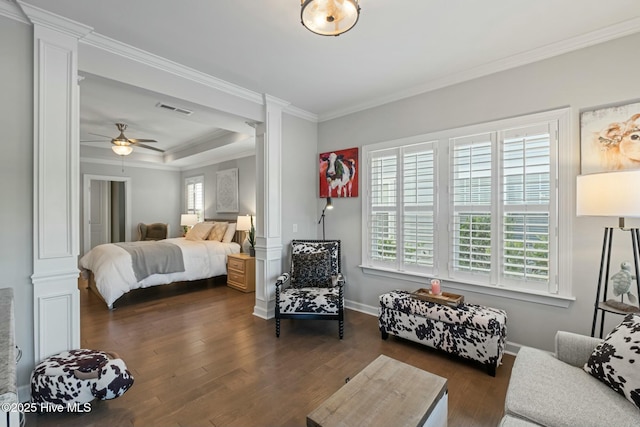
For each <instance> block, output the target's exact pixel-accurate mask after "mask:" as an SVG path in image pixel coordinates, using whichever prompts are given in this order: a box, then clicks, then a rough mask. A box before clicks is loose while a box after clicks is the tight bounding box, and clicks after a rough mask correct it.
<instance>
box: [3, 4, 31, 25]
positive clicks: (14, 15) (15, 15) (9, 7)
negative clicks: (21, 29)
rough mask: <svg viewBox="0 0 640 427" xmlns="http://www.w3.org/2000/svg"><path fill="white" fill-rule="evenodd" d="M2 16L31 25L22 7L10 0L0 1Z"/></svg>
mask: <svg viewBox="0 0 640 427" xmlns="http://www.w3.org/2000/svg"><path fill="white" fill-rule="evenodd" d="M0 16H5V17H7V18H9V19H13V20H14V21H18V22H22V23H23V24H31V22H29V19H28V18H27V17H26V15H25V14H24V12H22V9H20V7H19V6H18V5H17V4H16V3H14V2H12V1H9V0H0Z"/></svg>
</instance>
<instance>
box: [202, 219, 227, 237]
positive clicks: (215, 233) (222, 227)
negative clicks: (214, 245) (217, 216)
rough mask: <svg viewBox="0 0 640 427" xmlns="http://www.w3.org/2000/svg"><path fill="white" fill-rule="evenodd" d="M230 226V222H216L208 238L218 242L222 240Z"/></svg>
mask: <svg viewBox="0 0 640 427" xmlns="http://www.w3.org/2000/svg"><path fill="white" fill-rule="evenodd" d="M228 226H229V223H228V222H218V221H216V222H214V223H213V228H212V229H211V231H210V232H209V236H208V237H207V240H215V241H216V242H222V238H223V237H224V233H225V232H226V231H227V227H228Z"/></svg>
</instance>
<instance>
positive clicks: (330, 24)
mask: <svg viewBox="0 0 640 427" xmlns="http://www.w3.org/2000/svg"><path fill="white" fill-rule="evenodd" d="M300 4H301V5H302V10H301V11H300V20H301V21H302V25H303V26H304V27H305V28H306V29H308V30H309V31H311V32H313V33H316V34H320V35H321V36H339V35H340V34H342V33H345V32H347V31H349V30H350V29H351V28H353V27H354V26H355V25H356V23H357V22H358V18H359V17H360V6H359V5H358V0H300Z"/></svg>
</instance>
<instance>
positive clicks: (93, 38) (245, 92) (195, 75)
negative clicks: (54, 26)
mask: <svg viewBox="0 0 640 427" xmlns="http://www.w3.org/2000/svg"><path fill="white" fill-rule="evenodd" d="M80 43H82V44H85V45H88V46H92V47H96V48H98V49H102V50H105V51H107V52H111V53H114V54H116V55H119V56H122V57H125V58H127V59H130V60H133V61H137V62H140V63H142V64H146V65H150V66H152V67H154V68H157V69H160V70H162V71H166V72H168V73H172V74H175V75H177V76H180V77H183V78H185V79H188V80H191V81H193V82H196V83H200V84H202V85H205V86H208V87H211V88H214V89H217V90H219V91H221V92H225V93H228V94H230V95H234V96H237V97H239V98H242V99H245V100H247V101H251V102H254V103H257V104H262V95H261V94H259V93H257V92H254V91H252V90H249V89H245V88H243V87H241V86H238V85H235V84H233V83H229V82H226V81H224V80H221V79H218V78H216V77H213V76H210V75H208V74H205V73H202V72H200V71H198V70H195V69H193V68H189V67H187V66H184V65H182V64H179V63H177V62H174V61H171V60H169V59H166V58H163V57H161V56H158V55H155V54H153V53H150V52H147V51H144V50H142V49H138V48H137V47H134V46H131V45H128V44H125V43H122V42H120V41H118V40H114V39H112V38H109V37H106V36H103V35H101V34H98V33H95V32H94V33H91V34H88V35H87V36H86V37H85V38H83V39H82V40H80Z"/></svg>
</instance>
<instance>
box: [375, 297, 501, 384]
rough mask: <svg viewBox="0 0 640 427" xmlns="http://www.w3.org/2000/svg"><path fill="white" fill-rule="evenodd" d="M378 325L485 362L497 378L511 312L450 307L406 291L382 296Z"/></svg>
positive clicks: (384, 330)
mask: <svg viewBox="0 0 640 427" xmlns="http://www.w3.org/2000/svg"><path fill="white" fill-rule="evenodd" d="M378 324H379V326H380V332H381V334H382V339H387V338H388V336H389V334H392V335H395V336H398V337H401V338H405V339H408V340H411V341H415V342H417V343H420V344H425V345H427V346H429V347H432V348H435V349H438V350H443V351H446V352H448V353H450V354H453V355H456V356H460V357H463V358H466V359H470V360H475V361H477V362H480V363H482V364H483V365H484V366H485V367H486V368H487V371H488V372H489V374H490V375H492V376H495V375H496V368H497V367H498V365H500V362H501V360H502V355H503V353H504V347H505V340H506V336H507V313H506V312H505V311H504V310H499V309H496V308H490V307H483V306H480V305H475V304H461V305H459V306H458V307H448V306H445V305H440V304H436V303H433V302H429V301H423V300H420V299H417V298H414V297H412V296H411V293H409V292H407V291H402V290H395V291H391V292H389V293H386V294H382V295H380V308H379V317H378Z"/></svg>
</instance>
